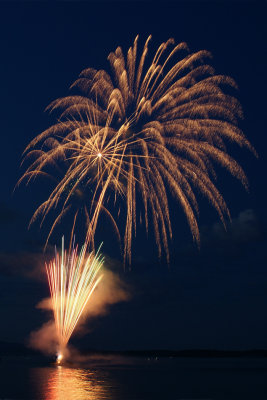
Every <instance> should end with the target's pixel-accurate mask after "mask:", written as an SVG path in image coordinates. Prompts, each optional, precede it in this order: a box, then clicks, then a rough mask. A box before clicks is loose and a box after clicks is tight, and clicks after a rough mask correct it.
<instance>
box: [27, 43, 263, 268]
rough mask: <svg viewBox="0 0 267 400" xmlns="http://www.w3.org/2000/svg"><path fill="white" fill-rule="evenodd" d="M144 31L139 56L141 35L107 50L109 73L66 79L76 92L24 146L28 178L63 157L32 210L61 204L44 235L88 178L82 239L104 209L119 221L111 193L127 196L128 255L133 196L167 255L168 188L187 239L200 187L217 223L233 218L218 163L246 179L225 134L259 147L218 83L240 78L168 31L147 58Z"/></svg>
mask: <svg viewBox="0 0 267 400" xmlns="http://www.w3.org/2000/svg"><path fill="white" fill-rule="evenodd" d="M150 40H151V36H150V37H149V38H148V39H147V41H146V43H145V45H144V48H143V50H142V52H141V55H140V57H139V56H138V51H137V44H138V37H137V38H136V39H135V41H134V44H133V46H132V47H130V48H129V50H128V52H127V55H126V56H125V55H124V54H123V51H122V49H121V48H120V47H118V48H117V49H116V51H115V52H114V53H110V54H109V56H108V61H109V63H110V67H111V74H108V73H107V72H106V71H104V70H100V71H97V70H95V69H92V68H88V69H85V70H84V71H82V72H81V74H80V76H79V78H78V79H77V80H76V81H75V82H74V83H73V85H72V86H71V88H74V89H76V90H78V91H80V93H81V95H73V96H67V97H64V98H60V99H57V100H55V101H54V102H52V103H51V104H50V106H49V107H48V109H50V111H51V112H52V111H57V112H60V116H59V119H58V122H57V123H56V124H55V125H53V126H51V127H50V128H48V129H47V130H46V131H44V132H43V133H41V134H40V135H39V136H37V137H36V138H35V139H33V140H32V142H31V143H30V144H29V145H28V147H27V148H26V150H25V152H26V153H25V154H26V158H31V157H33V158H34V160H33V161H32V163H31V165H30V166H29V167H28V169H27V170H26V172H25V174H24V175H23V177H22V178H21V180H22V179H27V180H28V181H30V180H31V179H34V178H36V177H38V176H42V175H45V174H46V173H47V172H46V171H47V168H48V167H49V166H51V165H52V166H56V165H57V162H58V160H61V161H62V162H63V163H64V165H65V168H66V170H65V174H64V176H63V178H62V179H61V180H60V182H58V183H57V184H56V185H55V188H54V190H53V191H52V192H51V194H50V196H49V198H48V199H47V200H46V201H45V202H44V203H43V204H41V205H40V207H39V208H38V209H37V210H36V212H35V214H34V215H33V218H32V221H34V220H35V219H36V218H37V217H42V221H43V220H44V218H45V217H46V216H47V214H48V213H49V212H50V211H52V210H53V209H57V210H58V215H57V217H56V219H55V222H54V224H53V225H52V228H51V230H50V234H51V233H52V231H53V229H54V227H55V226H56V224H57V223H58V222H59V221H60V219H61V218H62V217H63V216H64V214H65V213H66V212H67V211H68V210H69V209H70V208H71V203H72V196H73V194H74V193H75V191H78V190H79V187H80V185H81V182H85V183H84V185H85V187H90V188H91V190H92V194H91V195H90V196H88V198H87V204H86V206H85V207H84V208H83V209H84V212H85V214H86V220H87V241H88V243H93V240H94V234H95V230H96V227H97V223H98V219H99V215H100V212H101V211H103V210H107V215H108V216H109V217H110V219H111V221H112V223H113V224H114V225H116V223H117V219H116V218H115V216H112V215H111V210H110V209H109V210H108V208H109V204H107V203H108V200H107V199H108V198H109V196H111V195H112V196H113V198H114V203H115V202H116V201H117V200H118V199H123V200H125V199H126V201H122V204H123V206H124V207H125V208H126V212H125V232H124V257H125V261H126V260H128V261H130V260H131V245H132V237H133V234H134V233H136V217H137V196H139V197H140V199H141V200H142V202H143V207H141V208H140V209H138V211H140V219H141V216H142V215H143V216H144V218H142V219H144V220H145V225H146V230H148V228H149V224H148V221H149V219H150V216H151V217H152V218H151V219H152V221H153V226H154V233H155V239H156V243H157V246H158V253H159V256H161V254H162V250H164V252H165V255H166V258H167V260H168V258H169V250H168V241H169V239H170V238H171V237H172V228H171V216H170V213H169V201H168V196H169V193H171V194H172V195H173V197H174V198H175V199H176V200H177V201H178V202H179V203H180V206H181V208H182V209H183V211H184V213H185V215H186V217H187V221H188V224H189V227H190V229H191V232H192V236H193V239H194V241H196V242H197V243H199V240H200V237H199V229H198V222H197V216H198V213H199V210H198V203H197V199H196V196H195V192H196V191H197V192H200V193H201V194H203V195H204V196H205V197H206V198H207V200H208V201H209V202H210V204H211V205H212V206H213V207H214V209H215V210H216V211H217V213H218V215H219V218H220V219H221V221H222V223H223V224H225V221H226V219H227V218H230V213H229V210H228V207H227V205H226V202H225V201H224V199H223V197H222V195H221V193H220V192H219V190H218V189H217V188H216V186H215V185H214V180H215V179H216V173H215V168H214V164H219V165H220V166H222V167H223V168H225V169H227V170H228V171H229V172H230V173H231V174H232V175H233V176H234V177H236V178H237V179H239V180H240V181H241V183H242V184H243V185H244V186H245V187H246V188H247V187H248V183H247V178H246V176H245V173H244V171H243V170H242V168H241V167H240V165H239V164H238V163H237V162H236V161H235V160H234V159H233V158H232V157H230V156H229V154H228V152H227V148H226V142H227V141H229V142H234V143H236V144H238V145H239V146H240V147H246V148H248V149H249V150H251V151H252V152H254V154H256V152H255V150H254V148H253V147H252V146H251V144H250V143H249V141H248V140H247V139H246V137H245V135H244V134H243V132H242V131H241V130H240V129H239V128H238V127H237V124H238V120H239V119H240V118H242V109H241V106H240V104H239V102H238V100H236V98H234V97H233V96H232V95H229V94H227V93H225V92H224V89H225V88H228V89H227V90H229V88H230V91H233V90H234V89H236V88H237V87H236V84H235V82H234V81H233V79H231V78H230V77H228V76H223V75H216V74H215V72H214V69H213V68H212V67H211V66H210V65H209V64H208V62H207V60H208V59H209V58H211V54H210V53H209V52H208V51H206V50H201V51H198V52H195V53H190V52H189V49H188V47H187V45H186V43H180V44H178V45H175V44H174V40H173V39H169V40H168V41H166V42H164V43H162V44H161V45H160V46H159V48H158V50H157V51H156V53H155V56H154V58H153V59H152V63H151V64H150V65H148V66H146V60H147V57H148V44H149V42H150ZM171 46H172V49H171V50H170V51H169V49H170V48H171ZM165 55H166V56H165ZM38 146H39V149H38ZM70 186H71V189H68V188H69V187H70ZM67 190H69V192H68V195H67V196H65V193H66V191H67ZM80 209H81V207H80ZM113 210H114V211H115V207H113ZM119 210H120V208H119ZM118 218H119V211H118ZM116 229H117V231H118V228H116ZM92 247H93V246H92Z"/></svg>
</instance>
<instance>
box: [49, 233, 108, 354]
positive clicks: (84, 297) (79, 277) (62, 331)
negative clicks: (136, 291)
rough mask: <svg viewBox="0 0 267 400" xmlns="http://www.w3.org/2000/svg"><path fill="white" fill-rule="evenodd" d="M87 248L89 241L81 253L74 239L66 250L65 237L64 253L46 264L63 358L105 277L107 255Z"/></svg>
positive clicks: (60, 351)
mask: <svg viewBox="0 0 267 400" xmlns="http://www.w3.org/2000/svg"><path fill="white" fill-rule="evenodd" d="M86 251H87V245H86V243H85V244H84V245H83V247H82V248H81V250H80V252H79V253H78V246H75V245H74V241H73V243H72V247H70V249H69V250H68V251H67V250H65V249H64V238H62V248H61V253H58V252H57V251H56V254H55V259H54V260H52V261H50V262H49V263H48V264H46V273H47V278H48V282H49V289H50V293H51V299H52V308H53V313H54V319H55V325H56V331H57V337H58V345H59V352H58V354H59V358H60V357H62V354H63V352H64V349H65V348H66V346H67V343H68V341H69V339H70V337H71V335H72V333H73V331H74V329H75V327H76V326H77V324H78V322H79V319H80V317H81V315H82V313H83V311H84V308H85V306H86V304H87V302H88V300H89V298H90V296H91V295H92V293H93V291H94V290H95V288H96V286H97V285H98V283H99V282H100V280H101V278H102V276H101V275H100V274H99V271H100V269H101V266H102V264H103V257H101V256H100V254H99V250H98V252H97V253H96V254H94V253H93V252H92V253H89V254H87V252H86ZM59 358H58V360H59V361H60V359H59Z"/></svg>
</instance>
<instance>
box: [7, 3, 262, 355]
mask: <svg viewBox="0 0 267 400" xmlns="http://www.w3.org/2000/svg"><path fill="white" fill-rule="evenodd" d="M265 4H266V3H265ZM265 17H266V5H264V3H263V2H262V3H257V2H256V1H253V2H241V1H236V2H230V1H229V2H212V3H209V2H201V1H198V2H186V3H181V2H171V3H166V2H162V3H151V2H141V1H138V2H121V3H119V2H112V1H109V2H97V3H91V2H87V3H78V2H77V3H76V2H73V3H71V2H66V3H65V2H57V3H55V4H52V3H43V2H40V3H39V2H36V3H23V2H18V3H0V43H1V63H0V68H1V157H0V163H1V171H2V172H1V197H0V234H1V241H0V318H1V321H2V322H1V330H0V341H13V342H25V341H26V340H27V337H28V335H29V333H30V332H31V331H32V330H34V329H37V328H38V327H39V326H41V325H42V323H44V322H45V321H46V320H47V319H48V315H47V314H46V313H44V312H42V311H41V310H39V309H36V308H35V306H36V304H37V303H38V302H39V301H40V300H41V299H42V298H44V297H47V296H48V295H49V293H48V287H47V284H46V282H45V281H44V280H43V277H42V271H43V269H44V265H43V262H44V259H45V257H46V256H45V255H43V254H42V248H43V245H44V242H45V239H46V234H47V226H48V225H47V226H45V227H44V229H42V230H40V229H39V226H38V224H36V225H35V226H33V227H32V228H31V229H30V230H28V228H27V226H28V222H29V220H30V217H31V216H32V213H33V211H34V210H35V209H36V207H37V205H38V204H39V203H40V201H41V200H42V199H43V200H44V199H45V197H46V195H47V192H45V185H42V184H41V183H40V182H39V183H38V182H36V184H33V185H30V186H28V187H27V188H26V187H25V185H22V186H21V187H19V188H18V189H17V190H16V191H15V192H14V193H13V189H14V187H15V184H16V182H17V180H18V178H19V177H20V176H21V174H22V172H23V169H21V168H20V163H21V160H22V152H23V150H24V148H25V147H26V145H27V144H28V143H29V141H30V140H31V139H32V138H33V137H35V136H36V135H37V134H38V133H40V132H42V130H44V129H45V128H47V127H49V126H50V125H51V124H52V123H53V122H55V119H54V118H53V117H51V116H49V115H48V114H46V113H44V109H45V107H46V106H47V105H48V104H49V103H50V102H51V101H52V100H54V99H56V98H58V97H61V96H66V95H68V93H69V91H68V88H69V86H70V85H71V83H72V82H73V81H74V80H75V79H76V77H77V76H78V74H79V73H80V72H81V70H83V69H84V68H87V67H93V68H96V69H108V67H109V65H108V61H107V56H108V54H109V52H111V51H114V50H115V49H116V47H117V46H118V45H120V46H122V48H123V50H124V51H127V50H128V48H129V47H130V46H131V45H132V42H133V40H134V38H135V36H136V35H137V34H140V43H144V41H145V40H146V38H147V36H148V35H149V34H152V38H153V40H152V43H151V45H150V50H152V51H151V53H153V50H155V49H156V48H157V47H158V46H159V45H160V43H162V42H163V41H165V40H167V39H168V38H169V37H173V38H174V39H175V41H176V42H181V41H185V42H187V43H188V45H189V48H190V49H191V51H197V50H200V49H207V50H209V51H211V52H212V54H213V60H212V62H211V63H212V65H213V66H214V67H215V69H216V72H217V73H219V74H224V75H230V76H232V77H233V78H234V79H235V81H236V82H237V84H238V86H239V91H238V92H237V97H238V99H239V100H240V102H241V104H242V107H243V110H244V115H245V118H244V120H243V121H241V122H240V126H241V128H242V129H243V131H244V132H245V134H246V136H247V137H248V139H249V140H250V142H251V143H252V144H253V146H254V147H255V148H256V150H257V152H258V154H259V158H258V159H256V158H255V157H254V156H253V154H251V153H250V152H249V151H247V150H245V149H242V151H241V150H240V149H238V148H237V146H235V145H230V144H229V145H228V149H229V152H230V154H231V155H233V156H234V157H236V159H237V160H238V161H239V162H240V164H241V165H242V166H243V168H244V170H245V172H246V174H247V176H248V179H249V182H250V191H249V193H247V192H246V191H245V189H244V188H243V187H242V185H241V184H240V183H239V182H238V181H236V180H235V179H234V178H232V177H231V176H230V175H229V174H228V173H227V172H226V171H222V170H220V171H219V175H218V176H219V179H218V182H217V186H218V188H219V189H220V191H221V192H222V194H223V196H224V198H225V200H226V202H227V204H228V206H229V209H230V212H231V215H232V224H229V226H228V230H227V232H225V231H224V229H223V228H222V226H221V224H220V223H219V221H218V218H217V216H216V213H215V212H214V211H213V210H212V209H211V208H210V207H209V205H208V203H207V201H205V200H203V199H201V198H199V204H200V219H199V226H200V231H201V248H200V250H198V249H197V248H196V247H195V246H194V245H193V243H192V239H191V236H190V232H189V228H188V226H187V224H186V221H185V217H184V215H183V213H182V212H181V210H180V208H179V205H178V204H176V203H172V202H171V215H172V224H173V230H174V238H173V241H172V244H171V245H170V250H171V262H170V265H169V266H167V265H166V264H165V263H164V262H159V261H158V259H157V251H156V250H157V249H156V246H155V244H154V238H153V235H152V234H149V236H148V239H146V236H145V234H144V232H143V231H142V230H140V235H139V236H138V237H137V239H136V241H135V242H134V248H133V249H134V255H133V262H132V270H131V271H126V272H124V270H123V266H122V258H121V256H120V253H119V246H118V243H117V242H116V238H115V235H114V234H113V232H112V230H111V228H110V226H109V225H105V224H104V223H103V224H102V226H101V227H100V229H99V232H98V236H97V240H99V241H100V240H104V247H103V251H104V253H105V255H106V257H107V263H108V264H109V265H111V266H112V269H113V270H114V271H116V273H117V274H119V275H120V277H121V279H122V280H123V281H125V282H126V283H127V285H128V287H129V292H130V293H131V299H130V300H129V301H127V302H123V303H120V304H116V305H114V306H112V307H111V308H110V310H109V313H108V314H107V315H105V316H102V317H99V318H98V319H95V320H93V321H91V322H90V324H89V325H88V330H89V331H90V332H88V333H87V334H86V335H85V336H83V337H81V338H76V339H74V342H75V341H76V343H78V344H79V345H80V346H84V347H92V348H99V349H155V348H157V349H188V348H190V349H192V348H208V349H210V348H217V349H251V348H265V349H267V335H266V331H267V312H266V310H267V262H266V261H267V250H266V249H267V237H266V234H267V209H266V204H267V186H266V171H267V168H266V167H267V164H266V161H267V152H266V148H267V136H266V121H265V116H266V79H265V78H266V47H265V46H266V21H265ZM151 53H150V57H151ZM65 228H66V226H65V227H64V223H62V225H61V227H60V229H58V231H57V234H55V235H54V236H53V239H52V244H54V243H55V244H59V241H60V237H61V234H62V233H64V229H65Z"/></svg>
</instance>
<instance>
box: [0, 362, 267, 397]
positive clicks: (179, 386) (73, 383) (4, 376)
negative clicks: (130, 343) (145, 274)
mask: <svg viewBox="0 0 267 400" xmlns="http://www.w3.org/2000/svg"><path fill="white" fill-rule="evenodd" d="M3 399H5V400H18V399H21V400H25V399H27V400H152V399H153V400H159V399H160V400H165V399H166V400H168V399H170V400H200V399H201V400H221V399H223V400H239V399H240V400H241V399H242V400H246V399H249V400H252V399H253V400H254V399H255V400H261V399H262V400H266V399H267V360H266V359H264V358H263V359H244V358H240V359H239V358H236V359H229V358H227V359H224V358H222V359H203V358H199V359H194V358H165V359H164V358H162V359H158V360H156V359H150V360H149V359H126V360H125V362H124V363H121V361H120V363H118V362H114V363H112V360H110V361H109V362H106V363H101V364H100V365H97V364H96V363H90V365H86V367H85V366H83V367H77V366H75V367H74V366H64V365H63V366H56V365H49V366H33V365H31V363H29V362H28V363H22V362H20V363H18V362H17V360H13V361H12V360H4V361H3V362H2V364H1V366H0V400H3Z"/></svg>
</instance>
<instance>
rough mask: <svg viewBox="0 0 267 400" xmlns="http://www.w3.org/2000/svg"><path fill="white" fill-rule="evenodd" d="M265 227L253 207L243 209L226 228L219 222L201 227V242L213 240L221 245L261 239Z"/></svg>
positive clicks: (208, 242) (204, 243)
mask: <svg viewBox="0 0 267 400" xmlns="http://www.w3.org/2000/svg"><path fill="white" fill-rule="evenodd" d="M262 233H263V227H262V224H261V223H260V221H259V218H258V217H257V215H256V213H255V211H254V210H252V209H247V210H244V211H241V212H240V213H239V215H238V216H237V217H236V218H233V219H232V222H229V223H228V224H227V226H226V230H225V228H224V227H223V225H222V224H221V223H219V222H216V223H214V224H213V225H212V226H211V227H208V226H205V227H203V228H202V229H201V242H202V243H203V245H204V246H205V245H207V244H210V243H211V242H212V243H214V244H215V245H216V244H220V245H227V244H245V243H248V242H249V243H251V242H254V241H257V240H259V239H260V238H261V237H262Z"/></svg>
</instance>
